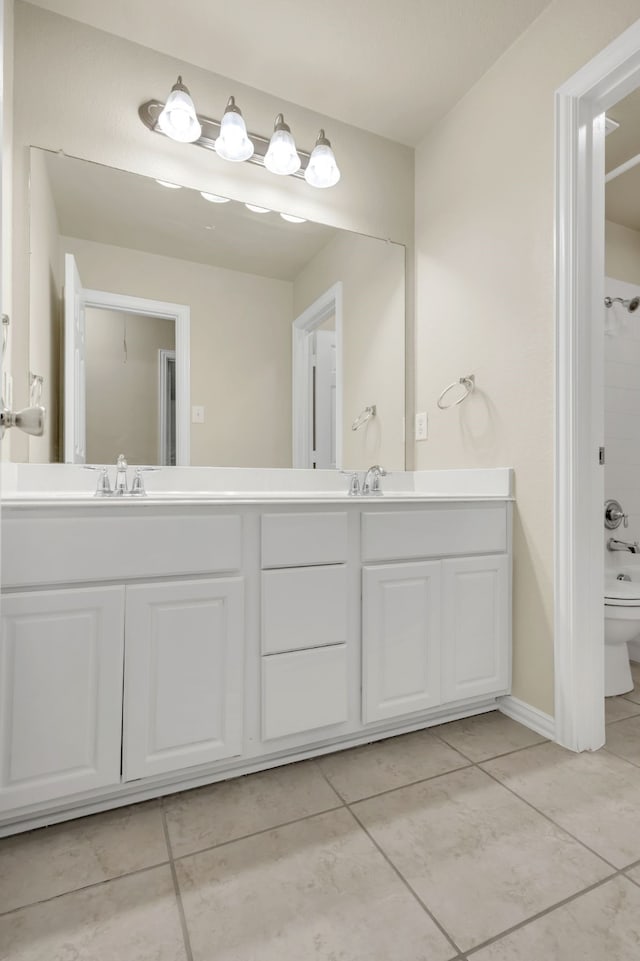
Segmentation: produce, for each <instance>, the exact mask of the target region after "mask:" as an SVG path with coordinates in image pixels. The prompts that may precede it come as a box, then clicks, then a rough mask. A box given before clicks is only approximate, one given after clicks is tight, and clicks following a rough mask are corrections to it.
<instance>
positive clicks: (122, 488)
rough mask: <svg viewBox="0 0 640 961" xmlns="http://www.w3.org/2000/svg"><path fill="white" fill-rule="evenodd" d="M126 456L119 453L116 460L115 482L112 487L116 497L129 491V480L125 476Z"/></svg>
mask: <svg viewBox="0 0 640 961" xmlns="http://www.w3.org/2000/svg"><path fill="white" fill-rule="evenodd" d="M128 466H129V465H128V464H127V458H126V457H125V456H124V454H120V456H119V457H118V460H117V461H116V484H115V487H114V488H113V493H114V494H115V496H116V497H123V496H124V495H125V494H128V493H129V481H128V478H127V467H128Z"/></svg>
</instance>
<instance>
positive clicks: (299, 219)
mask: <svg viewBox="0 0 640 961" xmlns="http://www.w3.org/2000/svg"><path fill="white" fill-rule="evenodd" d="M280 216H281V217H282V219H283V220H286V221H288V222H289V223H290V224H306V222H307V221H306V220H305V219H304V217H296V216H294V214H280Z"/></svg>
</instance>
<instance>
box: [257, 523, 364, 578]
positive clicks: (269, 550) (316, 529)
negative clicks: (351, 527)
mask: <svg viewBox="0 0 640 961" xmlns="http://www.w3.org/2000/svg"><path fill="white" fill-rule="evenodd" d="M346 559H347V514H346V513H344V512H339V513H338V512H337V511H335V512H334V511H326V512H322V513H319V514H299V513H295V514H263V515H262V566H263V567H267V568H268V567H301V566H303V565H306V564H343V563H344V562H345V561H346Z"/></svg>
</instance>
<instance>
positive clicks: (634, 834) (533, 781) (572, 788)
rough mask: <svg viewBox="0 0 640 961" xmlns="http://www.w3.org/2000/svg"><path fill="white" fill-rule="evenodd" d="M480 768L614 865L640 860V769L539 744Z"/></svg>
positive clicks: (601, 755)
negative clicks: (639, 806)
mask: <svg viewBox="0 0 640 961" xmlns="http://www.w3.org/2000/svg"><path fill="white" fill-rule="evenodd" d="M621 723H625V722H621ZM482 766H483V767H484V768H485V769H486V770H487V771H489V772H490V773H491V774H493V776H494V777H497V778H498V779H499V780H500V781H502V782H503V783H504V784H506V785H507V787H509V788H511V790H513V791H515V793H516V794H518V795H520V797H523V798H524V799H525V800H527V801H529V802H530V803H531V804H533V805H534V807H536V808H538V809H539V810H540V811H543V812H544V813H545V814H546V815H548V817H550V818H553V820H554V821H555V822H556V823H557V824H560V825H561V826H562V827H564V828H566V830H567V831H570V832H571V834H573V835H574V836H575V837H577V838H579V839H580V840H581V841H582V842H584V844H587V845H588V846H589V847H590V848H592V849H593V850H594V851H596V852H597V853H598V854H600V855H602V857H603V858H606V859H607V860H608V861H610V862H611V863H612V864H615V865H616V867H619V868H620V867H624V866H625V865H627V864H631V863H632V862H633V861H637V860H638V859H639V858H640V818H639V817H638V805H639V799H640V769H638V768H637V767H634V765H632V764H629V762H628V761H624V760H622V759H621V758H618V757H614V755H613V754H609V752H608V751H597V752H595V753H590V752H589V751H584V752H583V753H582V754H572V753H570V752H569V751H565V750H563V749H562V748H561V747H558V746H557V745H556V744H542V745H540V746H539V747H532V748H530V749H529V750H528V751H523V752H522V753H519V754H511V755H509V756H508V757H503V758H498V759H496V760H494V761H488V762H487V763H486V764H483V765H482Z"/></svg>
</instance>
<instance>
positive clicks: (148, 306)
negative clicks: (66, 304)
mask: <svg viewBox="0 0 640 961" xmlns="http://www.w3.org/2000/svg"><path fill="white" fill-rule="evenodd" d="M83 303H84V306H85V307H102V308H103V309H106V310H123V311H126V312H127V313H129V314H141V315H143V316H147V317H148V316H151V317H161V318H162V319H166V320H173V321H175V325H176V466H178V467H188V466H189V458H190V445H191V417H190V411H189V407H190V404H191V387H190V369H189V357H190V346H189V343H190V326H191V323H190V318H191V311H190V309H189V307H187V306H186V305H185V304H170V303H167V302H166V301H163V300H148V299H147V298H146V297H131V296H129V295H128V294H111V293H109V292H108V291H106V290H89V289H87V288H85V289H84V290H83Z"/></svg>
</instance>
